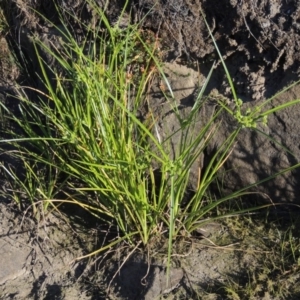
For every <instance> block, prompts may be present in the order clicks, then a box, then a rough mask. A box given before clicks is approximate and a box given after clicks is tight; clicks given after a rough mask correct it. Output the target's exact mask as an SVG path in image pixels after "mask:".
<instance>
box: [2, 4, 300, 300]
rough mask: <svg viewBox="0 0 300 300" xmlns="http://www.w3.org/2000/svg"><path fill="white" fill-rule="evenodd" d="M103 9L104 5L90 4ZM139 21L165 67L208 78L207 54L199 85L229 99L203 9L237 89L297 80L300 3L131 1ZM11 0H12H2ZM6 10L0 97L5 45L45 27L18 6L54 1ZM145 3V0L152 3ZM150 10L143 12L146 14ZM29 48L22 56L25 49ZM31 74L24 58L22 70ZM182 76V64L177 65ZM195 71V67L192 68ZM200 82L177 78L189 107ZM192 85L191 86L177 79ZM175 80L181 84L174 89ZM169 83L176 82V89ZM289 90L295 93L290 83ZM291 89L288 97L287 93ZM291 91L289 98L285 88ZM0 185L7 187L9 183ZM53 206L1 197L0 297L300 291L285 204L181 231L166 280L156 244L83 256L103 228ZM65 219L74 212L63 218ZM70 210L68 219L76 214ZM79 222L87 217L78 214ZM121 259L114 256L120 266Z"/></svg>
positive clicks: (299, 253)
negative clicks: (27, 206) (190, 233)
mask: <svg viewBox="0 0 300 300" xmlns="http://www.w3.org/2000/svg"><path fill="white" fill-rule="evenodd" d="M97 2H98V3H99V4H100V5H103V3H104V2H105V1H100V0H99V1H97ZM121 2H122V1H116V0H115V1H110V4H109V6H108V8H107V14H108V15H109V17H110V19H111V22H113V21H114V20H115V19H116V18H118V14H119V13H120V9H121V7H122V3H121ZM131 2H132V3H131V4H132V15H130V14H129V12H128V15H127V18H128V20H127V21H126V20H125V21H124V22H125V26H126V22H129V21H138V20H140V19H141V18H143V16H145V14H146V13H147V16H146V18H145V20H144V26H145V28H150V29H151V30H153V31H157V32H158V33H159V35H160V37H161V40H162V44H163V46H164V47H165V48H167V49H168V58H167V60H168V61H169V62H170V63H172V64H174V65H175V67H178V65H181V66H182V68H181V69H184V68H187V67H191V69H190V70H191V73H192V72H195V62H198V63H199V65H200V70H201V74H203V75H204V76H206V75H207V73H208V70H209V68H210V66H211V63H212V61H214V60H217V64H218V67H217V68H216V70H215V73H214V74H215V76H214V79H213V80H212V81H211V83H210V84H209V87H208V91H211V90H214V89H216V90H218V92H219V93H221V94H223V95H225V96H229V89H228V83H227V82H226V79H225V76H224V72H223V70H222V68H221V65H220V63H218V59H217V56H216V52H215V49H214V47H213V45H212V42H211V40H210V38H209V35H208V32H207V30H206V28H205V24H204V23H203V18H202V16H201V13H200V8H201V9H202V10H203V12H204V13H205V15H206V17H207V20H208V22H209V25H210V27H211V29H212V31H213V33H214V36H215V38H216V40H217V42H218V45H219V47H220V49H221V51H222V53H223V55H224V58H226V64H227V66H228V69H229V71H230V73H231V75H232V77H233V78H234V81H235V86H236V87H237V92H238V95H239V97H241V98H242V99H243V100H244V101H259V100H262V99H264V98H266V97H269V96H270V95H273V94H275V93H276V92H278V90H279V89H282V88H283V87H284V86H286V85H287V84H290V83H292V82H294V81H296V80H297V79H298V77H299V71H300V70H299V53H300V52H299V50H300V49H299V47H300V45H299V41H300V39H299V30H300V28H299V26H300V24H299V18H300V15H299V14H300V4H299V1H288V0H287V1H281V0H275V1H272V0H264V1H256V0H250V1H248V0H230V1H229V0H227V1H218V0H206V1H205V0H203V1H200V0H195V1H191V0H176V1H175V0H174V1H162V0H161V1H154V0H140V1H137V0H136V1H131ZM7 3H10V2H7ZM11 3H15V4H13V5H12V7H10V10H9V13H7V14H6V17H7V18H8V20H9V21H10V26H11V28H13V29H14V30H12V32H11V36H5V37H4V36H3V37H2V38H1V53H0V58H1V62H0V67H1V70H0V93H1V100H3V101H6V100H7V99H6V97H7V95H6V92H7V91H9V90H10V88H11V86H12V85H14V83H15V82H16V81H17V80H18V78H19V72H18V69H17V68H16V67H15V65H14V62H13V60H12V59H10V51H11V50H10V48H9V47H8V45H7V41H9V42H11V41H12V40H14V39H15V40H17V41H18V40H20V38H21V39H23V38H24V43H25V44H23V47H24V49H23V50H24V51H25V53H26V50H28V48H27V47H26V45H27V44H26V43H27V41H26V34H27V32H28V31H30V30H33V31H35V32H37V33H39V34H42V33H43V30H44V29H45V28H43V23H42V22H41V21H40V19H39V17H38V15H33V14H32V13H31V12H30V11H29V10H28V4H30V5H32V6H33V7H35V9H38V10H39V11H40V12H42V13H43V14H44V15H46V16H47V17H49V18H51V19H52V20H53V21H54V22H55V21H57V19H56V15H55V13H54V7H53V1H22V0H18V1H12V2H11ZM60 3H63V5H64V6H65V9H66V11H67V10H69V11H70V12H71V13H74V12H75V13H77V12H79V11H80V12H81V17H82V18H83V19H84V18H87V19H88V18H90V17H91V16H90V11H89V9H88V7H87V6H86V5H85V4H84V3H82V2H81V1H74V0H65V1H60ZM154 4H155V5H154ZM150 9H151V10H150ZM27 55H28V53H27ZM31 67H32V68H33V70H34V68H35V67H34V64H33V65H32V66H31ZM187 72H188V71H187ZM193 74H194V73H193ZM197 80H198V78H193V77H189V78H188V79H187V78H182V79H181V82H180V83H178V80H177V81H176V80H174V84H178V85H179V86H178V91H179V92H178V97H180V99H183V104H187V105H189V101H192V100H191V99H192V98H191V97H192V95H193V93H194V90H195V88H196V82H197ZM187 81H188V83H190V85H188V84H187ZM182 86H185V87H187V88H186V89H184V90H183V89H182ZM175 88H176V87H175ZM294 91H295V92H294V94H295V96H296V97H299V92H298V90H297V89H295V90H294ZM289 93H291V94H293V90H292V91H290V92H289ZM291 94H289V96H290V95H291ZM1 184H3V191H4V192H5V193H6V194H7V193H9V191H8V190H7V189H5V187H6V185H5V182H2V183H1ZM68 211H69V208H65V209H64V210H63V211H62V212H61V213H58V212H54V213H53V214H49V215H47V216H41V218H40V219H39V220H36V219H34V218H31V216H30V210H28V211H20V210H19V209H18V208H17V206H16V205H15V204H14V203H12V202H10V201H9V200H8V199H7V197H2V198H1V200H0V223H1V226H0V254H1V255H0V299H17V300H21V299H70V300H72V299H83V300H84V299H129V300H131V299H147V300H148V299H149V300H150V299H151V300H152V299H160V298H163V299H211V300H212V299H299V298H300V288H299V287H300V273H299V272H300V271H299V265H300V259H299V257H300V248H299V244H300V242H299V238H300V236H299V232H298V231H297V228H299V225H300V223H299V220H298V219H297V218H296V217H295V216H294V215H293V214H292V213H291V212H290V211H289V210H283V211H280V212H278V211H276V210H275V211H273V210H272V211H271V212H269V214H266V213H262V214H259V215H257V216H256V215H255V216H253V217H251V218H250V217H241V218H237V217H233V218H231V219H230V220H228V221H226V222H224V223H220V224H215V223H213V224H210V226H208V227H207V228H202V231H201V238H200V235H199V236H198V237H196V236H195V237H182V238H181V239H179V240H178V243H176V245H175V246H174V250H173V253H174V255H173V257H172V268H171V275H170V284H169V286H166V282H165V280H166V270H165V265H166V260H165V253H166V245H165V241H164V240H163V239H162V240H159V241H154V242H153V245H152V248H151V249H150V250H149V249H148V250H147V249H140V250H137V251H135V252H134V253H132V252H131V250H132V248H130V247H129V246H128V245H126V244H123V245H121V246H119V247H118V248H117V249H111V250H109V251H108V252H106V253H104V254H103V253H102V254H100V255H97V256H92V257H89V258H86V259H82V260H76V258H78V257H80V256H82V255H85V254H87V253H90V252H92V251H94V250H96V249H98V248H99V247H101V245H103V243H105V242H106V241H108V240H111V239H112V238H113V236H115V235H114V234H113V233H110V231H109V230H108V229H107V228H103V227H102V226H101V225H100V224H98V223H97V220H92V219H91V217H90V216H87V215H85V214H83V213H82V212H80V211H72V213H71V214H70V213H67V212H68ZM70 215H71V216H73V218H70ZM74 216H78V217H77V218H74ZM85 220H89V222H86V221H85ZM123 263H124V264H123Z"/></svg>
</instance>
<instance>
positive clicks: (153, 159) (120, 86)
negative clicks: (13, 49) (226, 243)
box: [2, 1, 298, 259]
mask: <svg viewBox="0 0 300 300" xmlns="http://www.w3.org/2000/svg"><path fill="white" fill-rule="evenodd" d="M89 3H90V5H91V7H92V8H93V10H94V13H95V14H97V15H98V16H99V18H100V19H101V23H102V25H103V26H104V28H103V26H102V27H101V28H100V27H99V28H96V29H95V28H91V27H88V26H86V25H84V24H81V25H82V26H83V27H84V29H85V31H86V32H87V33H88V34H87V35H86V38H85V40H84V41H83V42H81V43H78V42H77V40H76V39H75V38H74V37H73V35H72V33H71V32H70V31H69V30H68V27H67V26H65V27H64V29H63V30H61V29H59V28H57V30H58V31H59V32H60V34H61V36H62V40H63V41H64V42H62V43H61V45H60V46H58V45H56V46H55V45H51V46H47V45H46V44H44V43H42V42H41V41H40V40H38V39H35V40H34V45H35V49H36V54H37V58H38V62H39V66H40V69H41V74H40V80H41V81H42V82H43V85H44V87H45V88H44V90H43V91H35V92H36V93H37V94H38V95H39V99H38V100H37V101H32V100H31V99H29V98H28V96H27V94H26V92H25V90H26V89H25V88H22V87H20V88H19V97H18V101H19V105H18V109H19V110H18V115H17V114H15V113H14V112H11V111H10V110H9V109H8V108H7V107H5V106H3V109H4V111H5V118H7V119H8V120H9V121H10V122H11V123H13V124H14V125H15V126H16V127H18V128H21V129H22V130H21V133H20V134H17V133H16V132H15V131H10V132H8V134H9V135H10V136H12V139H9V140H2V143H9V144H10V145H12V146H13V148H14V150H13V151H10V152H9V154H10V155H11V156H13V157H16V158H17V159H18V160H19V162H20V166H21V167H22V168H21V169H22V172H21V173H22V174H19V172H17V171H16V169H14V168H13V167H10V166H8V165H5V164H2V168H3V170H4V171H5V172H6V174H7V175H8V177H9V179H10V180H11V181H12V182H13V184H14V185H13V186H12V190H13V193H12V196H13V198H14V199H15V200H16V201H17V202H18V203H19V204H20V203H21V202H22V201H23V200H24V199H27V200H30V202H31V204H32V207H33V209H34V212H35V213H36V214H37V213H38V210H39V209H38V205H40V204H42V209H43V210H46V209H47V208H49V207H53V208H56V207H57V206H56V205H57V204H60V203H72V204H74V205H79V206H81V207H82V208H84V209H86V210H88V211H89V212H90V213H92V214H93V215H95V216H96V217H98V218H100V219H101V220H102V221H103V222H105V223H108V224H111V225H113V226H116V227H118V228H119V231H120V232H121V233H122V237H120V239H119V240H117V241H114V242H113V244H116V243H117V242H120V241H121V240H124V239H127V241H128V242H129V243H131V244H137V243H142V244H143V245H147V244H148V243H149V241H150V240H151V238H152V237H153V236H155V235H157V234H162V233H163V232H164V231H165V230H166V229H167V231H168V233H169V253H168V254H169V255H168V256H169V259H170V257H171V249H172V243H173V240H174V238H175V237H176V236H178V235H179V234H180V233H181V232H182V231H185V232H188V233H192V232H193V231H194V230H195V229H196V228H198V227H199V226H201V224H203V223H205V222H208V221H209V222H210V220H207V219H206V218H207V215H208V214H209V213H210V212H212V211H213V210H214V209H215V208H216V207H217V206H218V205H220V204H221V203H223V202H225V201H228V200H230V199H232V198H235V197H240V196H242V195H244V194H246V193H247V192H246V189H247V188H244V189H241V190H239V191H236V192H235V193H233V194H231V195H228V196H226V197H223V198H221V199H218V200H214V201H212V200H211V199H210V198H209V196H208V190H209V187H210V185H211V183H212V182H213V181H214V180H215V178H216V176H217V174H218V171H219V170H220V168H221V167H222V166H223V164H224V163H225V161H226V160H227V159H228V157H229V156H230V153H231V151H232V146H233V144H234V142H235V140H236V137H237V136H238V134H239V132H240V130H241V128H243V127H252V128H253V127H255V124H256V123H257V122H258V121H260V120H262V121H263V122H266V118H267V116H268V115H269V114H270V113H272V112H274V111H275V110H274V109H272V110H268V111H265V112H261V107H260V108H259V109H254V110H253V111H249V112H246V114H245V115H244V114H242V110H241V109H242V103H241V102H240V101H239V100H238V99H237V97H236V95H235V92H234V87H233V84H232V80H231V78H230V76H229V73H228V71H227V69H226V66H225V63H224V62H223V61H222V62H223V64H224V68H225V71H226V74H227V76H228V80H229V82H230V84H231V87H232V91H233V95H234V99H235V100H236V108H237V110H236V111H232V110H230V109H229V108H228V107H227V106H226V105H225V104H224V103H222V102H221V101H220V106H219V108H218V109H217V111H216V113H215V114H214V116H212V118H211V119H210V120H209V121H208V122H207V123H206V124H205V125H204V126H203V128H202V129H201V130H200V131H199V132H197V135H196V137H195V135H193V134H190V133H191V132H192V131H193V130H194V125H195V123H196V118H197V113H198V111H199V109H201V107H202V105H203V103H204V100H203V94H204V91H205V89H206V86H207V84H208V82H209V80H210V77H211V75H212V72H213V68H212V69H211V72H210V73H209V76H208V77H207V80H206V82H205V83H204V85H203V87H202V88H201V90H200V92H199V94H198V96H197V98H196V100H195V105H194V107H193V108H192V110H191V112H190V115H189V116H188V117H187V118H185V119H183V118H182V117H181V116H180V114H179V111H178V109H177V106H176V104H175V101H174V100H175V99H174V96H173V93H172V87H171V86H170V84H169V82H168V80H167V78H166V76H165V75H164V73H163V71H162V63H161V61H160V59H159V49H158V48H157V43H156V41H155V38H154V39H153V35H151V34H150V33H149V32H145V31H143V30H141V29H139V27H138V25H129V26H128V27H126V28H125V29H121V28H119V27H118V26H112V25H111V24H110V23H109V21H108V20H107V18H106V17H105V15H104V13H103V11H101V10H100V9H99V7H97V5H96V4H95V3H93V2H92V1H90V2H89ZM123 12H124V11H123ZM68 17H70V16H68ZM73 17H74V16H73ZM74 18H75V21H77V22H78V20H77V19H76V17H74ZM62 23H63V17H62ZM52 25H53V24H52ZM53 26H54V25H53ZM149 41H150V43H149ZM41 49H42V50H43V51H44V52H46V53H47V54H49V55H51V56H52V57H53V58H55V60H56V62H57V64H58V65H59V68H58V69H59V70H61V71H57V70H56V69H54V68H52V67H51V66H48V65H47V63H46V62H45V61H44V60H43V59H42V55H40V53H41ZM218 51H219V50H218ZM220 57H222V56H220ZM49 74H51V75H49ZM27 75H28V76H30V74H27ZM153 76H161V77H162V79H163V81H164V82H165V83H166V86H167V89H168V95H169V96H166V99H167V101H169V102H170V103H171V104H172V105H173V109H174V113H175V114H176V116H177V117H178V119H179V121H180V124H181V129H180V130H181V140H180V144H179V147H178V151H177V153H176V156H175V158H171V156H170V153H169V150H168V149H170V145H169V142H170V139H171V138H172V135H173V134H175V133H170V136H169V137H167V138H166V139H165V140H161V139H160V138H159V137H158V136H157V130H156V126H157V125H156V120H155V116H152V118H151V117H150V122H147V123H143V122H142V121H141V120H140V118H139V111H140V109H141V108H142V107H143V105H145V103H146V100H147V96H148V94H147V89H148V87H149V85H150V84H151V80H152V78H153ZM296 102H298V100H297V101H294V102H291V103H290V104H289V105H291V104H295V103H296ZM286 106H288V104H287V105H286ZM281 108H282V107H279V108H278V109H281ZM224 111H225V112H226V111H227V112H228V113H230V114H232V115H233V116H234V117H235V118H236V120H237V125H238V126H236V128H235V129H234V130H233V132H231V133H229V134H228V137H227V138H226V139H225V141H224V142H223V144H222V145H221V146H220V148H219V149H218V150H217V152H216V154H215V155H214V156H213V157H212V158H211V161H210V162H209V164H208V166H207V168H206V170H205V172H204V174H202V176H201V179H200V178H199V183H198V188H197V190H196V191H195V193H194V194H193V196H191V199H189V201H188V202H187V203H186V205H185V206H184V207H182V201H183V199H184V198H185V193H186V189H187V185H188V182H189V176H190V174H189V173H190V169H191V166H192V165H193V164H194V163H195V161H196V160H197V158H198V157H199V156H200V154H201V153H202V152H203V151H204V150H205V149H206V147H207V146H208V145H209V143H210V141H211V140H212V138H213V137H214V135H215V134H216V132H217V130H218V126H220V121H219V119H218V117H219V116H220V114H221V113H222V112H224ZM157 172H159V173H160V178H159V180H158V179H157ZM274 176H275V175H274ZM266 180H267V179H266ZM256 184H258V183H255V184H253V185H256ZM247 211H249V209H247ZM241 212H243V211H239V212H235V213H241ZM232 214H233V213H232V212H231V213H230V215H232ZM221 217H225V216H221ZM111 245H112V244H110V245H108V246H111ZM106 248H107V247H104V248H102V249H100V250H104V249H106ZM100 250H99V251H100ZM99 251H96V252H95V253H97V252H99Z"/></svg>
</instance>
